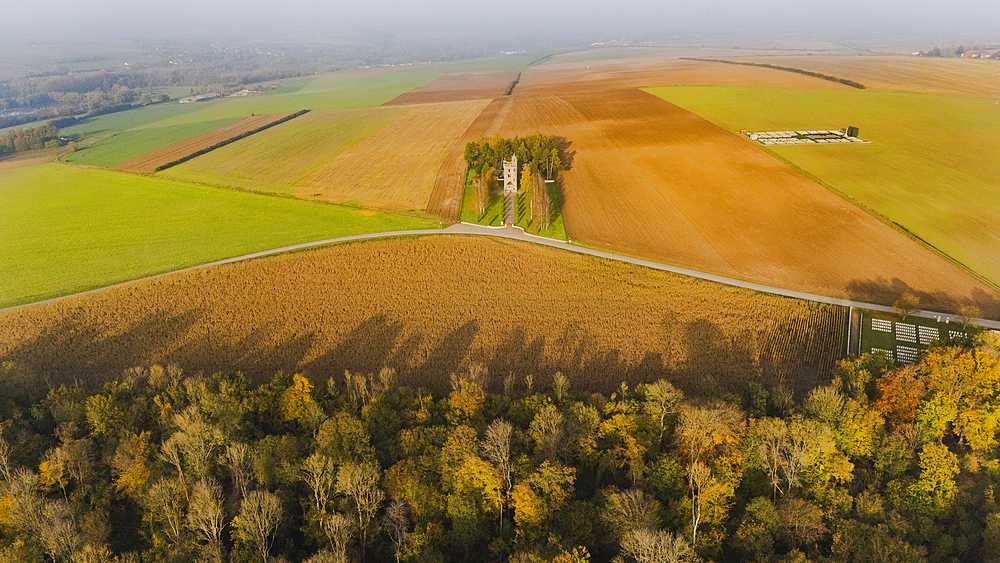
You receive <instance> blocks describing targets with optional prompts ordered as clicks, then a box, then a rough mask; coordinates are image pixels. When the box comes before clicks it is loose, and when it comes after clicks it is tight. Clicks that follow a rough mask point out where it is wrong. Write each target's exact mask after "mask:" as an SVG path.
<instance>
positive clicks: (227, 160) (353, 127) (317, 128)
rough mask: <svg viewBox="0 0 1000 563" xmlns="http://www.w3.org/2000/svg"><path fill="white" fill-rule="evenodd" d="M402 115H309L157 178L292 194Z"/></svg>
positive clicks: (367, 111)
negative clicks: (313, 175)
mask: <svg viewBox="0 0 1000 563" xmlns="http://www.w3.org/2000/svg"><path fill="white" fill-rule="evenodd" d="M406 111H407V110H406V109H404V108H392V109H388V108H359V109H335V110H321V111H311V112H309V113H307V114H305V115H302V116H299V117H297V118H295V119H293V120H291V121H288V122H286V123H282V124H280V125H276V126H274V127H272V128H270V129H267V130H265V131H261V132H260V133H257V134H256V135H251V136H250V137H248V138H246V139H241V140H239V141H237V142H235V143H232V144H229V145H226V146H224V147H222V148H219V149H216V150H214V151H212V152H210V153H208V154H205V155H202V156H199V157H198V158H194V159H192V160H189V161H187V162H185V163H183V164H180V165H178V166H175V167H173V168H169V169H167V170H164V171H163V173H162V174H163V175H164V176H168V177H171V178H176V179H179V180H189V181H194V182H201V183H206V184H213V185H219V186H226V187H232V188H240V189H246V190H255V191H263V192H271V193H282V194H291V193H293V192H294V191H295V189H296V188H298V187H300V186H301V185H302V183H303V182H304V181H305V179H306V178H308V177H309V176H310V175H312V174H313V173H314V172H315V171H316V170H318V169H320V168H322V167H323V166H326V165H327V164H329V162H330V161H331V160H333V159H334V158H335V157H336V156H337V155H339V154H341V153H342V152H344V151H346V150H348V149H350V148H351V147H353V146H355V145H357V144H358V143H360V142H361V141H363V140H364V139H365V138H367V137H369V136H371V135H372V134H374V133H375V132H376V131H378V130H379V129H381V128H383V127H385V126H387V125H389V124H390V123H392V122H393V120H395V119H398V118H399V117H400V116H402V115H404V114H405V113H406Z"/></svg>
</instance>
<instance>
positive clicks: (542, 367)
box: [481, 327, 549, 391]
mask: <svg viewBox="0 0 1000 563" xmlns="http://www.w3.org/2000/svg"><path fill="white" fill-rule="evenodd" d="M544 352H545V337H544V336H539V337H537V338H535V339H534V340H532V341H531V342H528V340H527V337H526V336H525V332H524V329H523V328H521V327H517V328H515V329H513V330H512V331H510V333H509V334H508V335H507V336H506V337H504V338H503V339H502V340H501V341H500V343H499V345H498V346H497V347H496V348H494V349H493V351H492V353H491V354H489V355H488V356H487V353H486V352H485V351H484V352H483V357H482V361H481V363H482V364H483V365H484V366H485V367H486V369H487V370H488V373H489V376H490V390H491V391H499V390H500V388H501V387H500V386H501V385H502V384H503V380H504V378H506V377H509V376H510V375H513V376H514V377H515V378H516V379H520V380H521V381H523V380H524V377H526V376H528V375H531V376H533V377H535V378H538V377H539V376H540V375H541V374H543V373H546V372H547V371H548V369H549V368H548V366H547V363H548V362H547V360H546V358H545V353H544Z"/></svg>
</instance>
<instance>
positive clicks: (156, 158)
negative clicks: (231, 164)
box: [114, 113, 289, 174]
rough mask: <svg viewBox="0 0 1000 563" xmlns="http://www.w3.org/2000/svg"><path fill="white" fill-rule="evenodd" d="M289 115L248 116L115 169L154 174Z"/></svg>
mask: <svg viewBox="0 0 1000 563" xmlns="http://www.w3.org/2000/svg"><path fill="white" fill-rule="evenodd" d="M287 115H289V114H287V113H279V114H274V115H257V116H254V117H248V118H246V119H243V120H240V121H237V122H236V123H233V124H232V125H227V126H225V127H220V128H218V129H216V130H214V131H210V132H208V133H205V134H204V135H198V136H197V137H194V138H192V139H188V140H186V141H182V142H180V143H174V144H173V145H170V146H169V147H164V148H162V149H159V150H155V151H153V152H151V153H147V154H144V155H142V156H140V157H137V158H133V159H132V160H128V161H125V162H123V163H121V164H119V165H117V166H115V167H114V169H115V170H124V171H125V172H137V173H140V174H152V173H153V172H154V171H155V170H156V168H157V167H159V166H163V165H164V164H167V163H170V162H173V161H175V160H177V159H179V158H183V157H185V156H187V155H189V154H193V153H196V152H198V151H200V150H202V149H207V148H208V147H210V146H212V145H214V144H216V143H221V142H222V141H225V140H226V139H231V138H233V137H236V136H237V135H242V134H243V133H246V132H247V131H253V130H254V129H256V128H258V127H262V126H264V125H267V124H268V123H274V122H275V121H277V120H279V119H281V118H283V117H285V116H287Z"/></svg>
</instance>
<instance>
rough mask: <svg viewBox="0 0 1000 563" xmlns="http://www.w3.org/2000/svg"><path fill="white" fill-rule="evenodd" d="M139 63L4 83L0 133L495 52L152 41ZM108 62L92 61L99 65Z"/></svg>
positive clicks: (427, 45)
mask: <svg viewBox="0 0 1000 563" xmlns="http://www.w3.org/2000/svg"><path fill="white" fill-rule="evenodd" d="M138 49H139V50H140V52H141V53H142V54H141V55H140V56H139V58H138V60H137V63H138V64H135V65H131V66H127V67H124V68H123V67H121V66H118V65H116V66H115V67H113V68H92V69H88V70H78V71H71V70H70V69H69V67H68V66H66V65H61V66H59V67H58V68H55V69H47V70H45V71H41V72H34V73H30V74H28V75H26V76H20V77H14V78H10V79H7V80H0V128H5V127H13V126H17V125H23V124H26V123H31V122H35V121H41V120H46V119H57V118H63V117H67V116H73V115H81V114H88V115H100V113H101V112H103V111H105V110H106V109H107V108H111V107H119V108H120V107H122V106H124V105H126V104H127V105H128V109H131V108H132V107H136V106H138V105H148V104H152V103H158V102H161V101H166V100H167V99H169V98H168V97H167V96H166V95H165V94H157V93H153V92H150V90H151V89H154V88H164V87H178V86H184V87H191V88H194V89H195V90H203V89H206V88H211V87H212V86H214V85H218V86H221V88H222V89H223V90H226V91H228V90H233V89H239V88H241V87H242V86H243V85H250V84H256V83H260V82H267V81H273V80H282V79H286V78H294V77H299V76H307V75H312V74H316V73H320V72H328V71H335V70H344V69H348V68H359V67H365V66H377V65H388V64H395V63H408V62H414V61H421V62H426V61H453V60H460V59H469V58H475V57H480V56H484V55H486V54H489V53H491V52H492V51H491V50H489V49H487V48H485V47H484V46H482V45H473V44H463V43H461V42H448V43H441V42H431V41H404V40H392V41H388V42H386V41H377V42H369V43H352V44H349V45H320V44H315V43H314V44H308V45H295V44H287V43H286V44H241V45H232V46H221V45H216V44H200V43H171V44H167V45H155V44H147V45H142V46H138ZM103 58H104V57H100V56H98V57H94V58H93V60H94V61H95V67H96V66H98V65H99V62H100V61H101V60H102V59H103Z"/></svg>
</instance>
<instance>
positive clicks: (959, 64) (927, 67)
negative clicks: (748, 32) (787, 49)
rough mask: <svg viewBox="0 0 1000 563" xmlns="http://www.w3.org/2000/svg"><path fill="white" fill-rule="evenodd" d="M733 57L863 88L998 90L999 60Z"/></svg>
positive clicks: (954, 92) (989, 93) (957, 92)
mask: <svg viewBox="0 0 1000 563" xmlns="http://www.w3.org/2000/svg"><path fill="white" fill-rule="evenodd" d="M733 60H740V61H747V62H752V63H767V64H773V65H779V66H788V67H794V68H801V69H803V70H809V71H813V72H821V73H823V74H832V75H834V76H837V77H838V78H847V79H850V80H855V81H857V82H860V83H862V84H864V85H865V88H870V89H874V90H891V91H902V92H920V93H924V94H945V95H949V96H978V97H987V98H995V97H996V96H997V92H998V90H1000V63H998V62H997V61H983V60H978V59H957V58H935V57H906V56H871V57H869V56H843V55H841V56H834V55H816V56H782V57H775V56H759V57H742V58H734V59H733ZM716 64H718V63H716ZM719 66H734V65H721V64H720V65H719ZM748 86H749V84H748Z"/></svg>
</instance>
